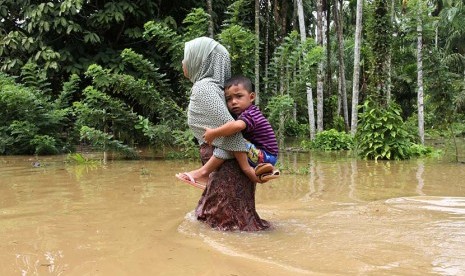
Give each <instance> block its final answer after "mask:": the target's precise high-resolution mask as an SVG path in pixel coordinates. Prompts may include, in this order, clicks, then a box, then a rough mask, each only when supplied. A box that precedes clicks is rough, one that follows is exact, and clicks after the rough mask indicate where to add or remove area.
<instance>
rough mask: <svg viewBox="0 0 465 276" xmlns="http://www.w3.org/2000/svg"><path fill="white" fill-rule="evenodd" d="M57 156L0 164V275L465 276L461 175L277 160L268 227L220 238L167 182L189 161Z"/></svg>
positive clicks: (447, 166)
mask: <svg viewBox="0 0 465 276" xmlns="http://www.w3.org/2000/svg"><path fill="white" fill-rule="evenodd" d="M65 159H66V158H65V156H58V157H40V158H39V159H36V158H35V157H30V156H20V157H17V156H16V157H0V165H1V166H0V275H465V250H464V248H465V185H464V183H465V167H464V165H463V164H457V163H450V162H446V161H441V160H428V159H425V160H411V161H402V162H374V161H360V160H354V159H350V158H340V157H334V156H329V155H328V156H327V155H323V156H321V155H311V154H291V153H288V154H283V155H282V157H281V160H280V162H281V164H282V166H283V168H284V170H283V176H282V177H281V178H280V179H278V180H275V181H272V182H269V183H266V184H262V185H259V186H258V187H257V192H256V204H257V212H258V213H259V214H260V216H261V217H262V218H264V219H266V220H269V221H270V222H271V223H272V224H273V230H270V231H265V232H257V233H246V232H232V233H231V232H226V233H225V232H219V231H215V230H212V229H210V228H209V227H207V226H205V225H204V224H202V223H199V222H197V221H196V220H195V218H194V217H193V210H194V208H195V206H196V204H197V201H198V199H199V197H200V194H201V191H200V190H198V189H196V188H193V187H191V186H188V185H186V184H184V183H183V182H180V181H177V180H176V178H175V177H174V174H175V173H177V172H182V171H188V170H190V169H193V168H195V167H197V165H198V164H197V163H196V162H185V161H179V160H178V161H167V160H138V161H110V162H109V163H107V164H106V165H100V164H88V165H78V164H70V163H67V162H65ZM35 161H39V162H40V166H39V167H35V166H33V164H32V162H35Z"/></svg>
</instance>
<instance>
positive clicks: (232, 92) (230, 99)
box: [224, 84, 255, 115]
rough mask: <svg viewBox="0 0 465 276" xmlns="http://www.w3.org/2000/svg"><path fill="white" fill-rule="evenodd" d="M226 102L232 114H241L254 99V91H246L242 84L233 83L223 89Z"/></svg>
mask: <svg viewBox="0 0 465 276" xmlns="http://www.w3.org/2000/svg"><path fill="white" fill-rule="evenodd" d="M224 95H225V98H226V104H227V105H228V109H229V111H230V112H231V113H233V114H234V115H239V114H241V113H242V112H243V111H244V110H246V109H247V108H248V107H249V106H250V105H251V104H252V103H253V101H254V100H255V93H254V92H251V91H247V90H246V89H245V88H244V86H243V85H242V84H238V85H233V86H231V87H229V88H228V89H226V90H225V92H224Z"/></svg>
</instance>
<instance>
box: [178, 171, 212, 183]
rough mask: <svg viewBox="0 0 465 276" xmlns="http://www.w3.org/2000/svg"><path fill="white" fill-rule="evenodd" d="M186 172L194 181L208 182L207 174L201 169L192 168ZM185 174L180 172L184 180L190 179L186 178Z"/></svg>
mask: <svg viewBox="0 0 465 276" xmlns="http://www.w3.org/2000/svg"><path fill="white" fill-rule="evenodd" d="M186 174H188V175H189V176H190V177H191V178H192V179H194V181H195V182H198V183H204V184H205V183H207V182H208V175H205V173H203V172H202V171H201V170H193V171H190V172H188V173H186ZM186 174H181V177H182V178H184V179H185V180H191V179H189V178H188V176H187V175H186Z"/></svg>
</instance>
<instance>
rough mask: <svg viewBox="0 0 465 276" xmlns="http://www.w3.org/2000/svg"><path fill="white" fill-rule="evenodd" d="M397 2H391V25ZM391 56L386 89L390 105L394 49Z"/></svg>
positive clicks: (389, 57)
mask: <svg viewBox="0 0 465 276" xmlns="http://www.w3.org/2000/svg"><path fill="white" fill-rule="evenodd" d="M394 15H395V0H391V24H392V25H394V24H395V22H394V20H395V16H394ZM388 54H389V56H388V57H387V78H388V79H387V87H386V100H387V102H388V103H389V102H390V101H391V83H392V69H391V67H392V47H391V48H390V49H389V53H388Z"/></svg>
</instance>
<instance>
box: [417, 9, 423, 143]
mask: <svg viewBox="0 0 465 276" xmlns="http://www.w3.org/2000/svg"><path fill="white" fill-rule="evenodd" d="M421 5H422V3H421V1H418V15H417V39H418V43H417V70H418V72H417V74H418V75H417V82H418V103H417V105H418V135H419V137H420V142H421V144H422V145H423V144H424V143H425V117H424V116H425V115H424V110H423V109H424V106H423V56H422V55H423V53H422V48H423V26H422V24H423V22H422V20H421V17H422V10H423V9H422V6H421Z"/></svg>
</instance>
